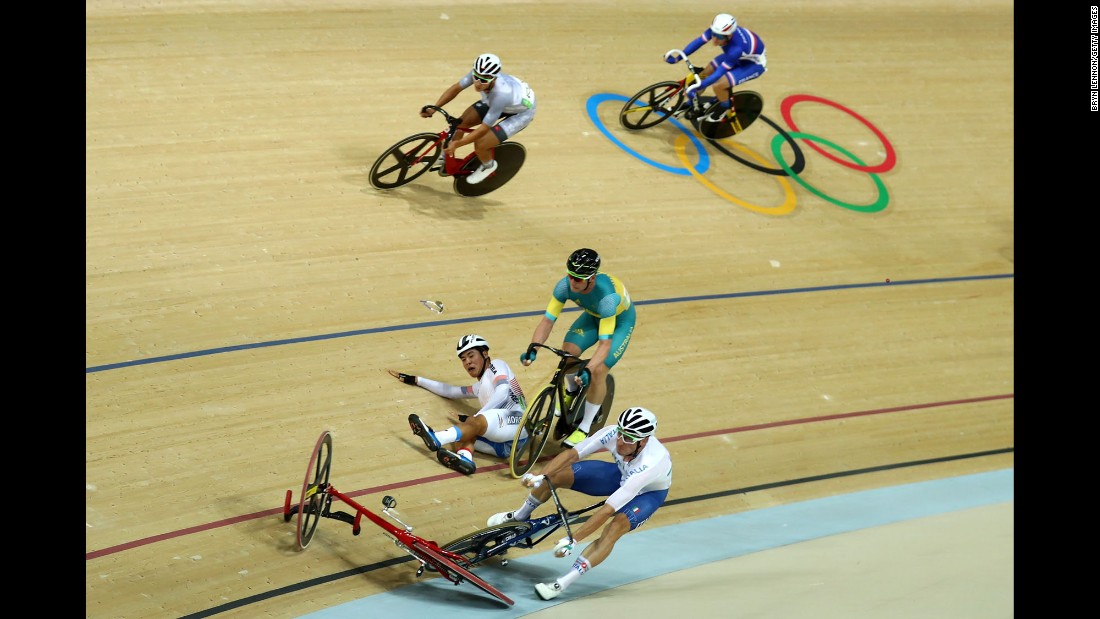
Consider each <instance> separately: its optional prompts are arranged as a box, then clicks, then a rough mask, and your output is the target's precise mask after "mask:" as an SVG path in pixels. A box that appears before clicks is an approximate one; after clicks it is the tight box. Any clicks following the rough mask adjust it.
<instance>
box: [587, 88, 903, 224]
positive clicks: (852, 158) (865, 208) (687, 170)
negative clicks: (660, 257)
mask: <svg viewBox="0 0 1100 619" xmlns="http://www.w3.org/2000/svg"><path fill="white" fill-rule="evenodd" d="M628 100H629V99H628V98H627V97H625V96H623V95H617V94H613V93H602V94H597V95H592V96H591V97H589V98H588V102H587V104H586V110H587V112H588V116H589V118H590V119H591V120H592V123H593V124H594V125H596V128H597V129H599V130H600V132H601V133H603V134H604V136H606V137H607V138H608V139H609V140H611V142H612V143H613V144H615V145H616V146H618V147H619V148H621V149H622V150H624V151H625V152H626V153H627V154H629V155H631V156H633V157H635V158H637V159H639V160H641V161H643V162H645V163H647V164H648V165H651V166H653V167H655V168H657V169H659V170H662V171H665V172H669V173H671V174H679V175H682V176H692V177H695V179H696V180H698V181H699V182H700V183H702V184H703V186H705V187H706V188H708V189H710V190H711V191H712V192H714V193H715V194H716V195H718V196H720V197H722V198H724V199H726V200H728V201H730V202H733V203H734V204H736V205H738V206H740V207H742V208H745V209H748V210H750V211H753V212H756V213H761V214H764V215H786V214H787V213H790V212H791V211H793V210H794V207H795V205H796V198H795V192H794V188H793V187H792V185H791V183H790V181H789V180H788V178H793V179H794V180H795V182H797V183H798V184H799V185H801V186H802V187H803V188H804V189H805V190H806V191H809V192H810V193H812V194H813V195H815V196H817V197H819V198H821V199H822V200H825V201H826V202H829V203H830V204H834V205H836V206H839V207H841V208H846V209H849V210H852V211H856V212H861V213H875V212H878V211H881V210H883V209H885V208H886V205H887V204H888V203H889V202H890V194H889V192H888V191H887V190H886V185H885V183H883V182H882V178H881V177H880V176H879V174H881V173H883V172H888V171H890V170H892V169H893V168H894V166H895V165H896V164H897V153H896V152H895V151H894V147H893V145H892V144H891V143H890V141H889V140H888V139H886V136H885V135H884V134H883V133H882V131H881V130H879V128H878V127H876V126H875V125H874V124H872V123H871V122H870V121H869V120H867V119H866V118H864V117H863V116H861V115H859V114H858V113H856V112H855V111H853V110H851V109H849V108H847V107H845V106H843V105H841V104H839V103H836V102H835V101H830V100H829V99H825V98H824V97H817V96H814V95H807V94H795V95H789V96H787V97H786V98H785V99H783V101H782V102H781V103H780V106H779V109H780V113H781V114H782V115H783V120H784V121H786V123H787V126H789V127H790V128H791V131H790V132H787V131H785V130H784V129H783V128H782V127H780V126H779V125H778V124H776V123H774V122H772V120H771V119H769V118H767V117H765V116H764V115H763V114H761V115H760V116H759V117H758V120H761V121H764V122H765V123H767V124H768V125H770V126H771V127H772V128H773V129H775V130H776V132H777V133H776V135H775V137H773V138H772V140H771V145H770V146H771V152H772V155H773V156H774V157H775V160H776V162H778V163H779V168H769V167H767V165H768V162H767V160H765V159H764V158H763V157H762V156H760V155H759V154H757V153H756V152H754V151H753V150H752V149H750V148H748V147H747V146H744V145H742V144H738V143H737V142H728V143H726V144H724V145H722V144H719V143H718V142H717V141H715V142H711V144H712V145H713V146H715V147H716V148H718V149H719V150H721V151H722V152H724V153H725V154H727V155H729V156H730V157H731V158H733V159H735V160H736V161H739V162H740V163H742V164H744V165H746V166H748V167H750V168H752V169H754V170H758V171H761V172H764V173H766V174H771V175H773V176H775V177H776V180H777V182H778V183H779V185H780V187H781V188H782V190H783V202H782V203H781V204H779V205H777V206H764V205H759V204H752V203H750V202H746V201H745V200H742V199H740V198H737V197H736V196H733V195H731V194H730V193H728V192H726V191H725V190H723V189H722V188H720V187H718V186H717V185H715V184H714V183H713V182H711V181H710V179H708V178H706V177H705V176H704V174H706V172H707V170H709V169H710V164H711V161H710V155H709V153H708V152H707V149H706V147H705V146H704V145H703V142H702V141H701V140H700V139H699V138H698V136H697V135H696V134H695V132H694V131H691V130H689V129H688V128H687V127H685V126H684V125H683V124H682V123H680V121H679V120H678V119H676V118H669V119H668V121H667V122H670V123H672V124H673V126H675V127H676V128H677V129H679V130H680V132H682V133H683V135H680V136H677V137H676V140H675V142H674V144H673V147H674V149H675V152H676V157H677V159H679V161H680V163H681V164H682V166H683V167H676V166H670V165H666V164H664V163H661V162H659V161H655V160H653V159H650V158H648V157H646V156H644V155H642V154H641V153H639V152H637V151H635V150H634V149H632V148H630V147H629V146H627V145H626V144H624V143H623V142H622V141H621V140H619V139H618V138H617V137H615V136H614V135H613V134H612V133H611V132H610V131H608V129H607V127H606V126H604V124H603V122H601V121H600V117H599V114H598V113H597V112H598V108H599V106H600V105H601V104H603V103H606V102H608V101H621V102H626V101H628ZM803 102H813V103H821V104H823V105H827V106H831V107H833V108H836V109H837V110H840V111H841V112H844V113H845V114H848V115H849V116H851V117H852V118H854V119H855V120H857V121H859V122H860V123H861V124H863V125H864V126H865V127H867V128H868V129H870V130H871V132H872V133H873V134H874V135H875V137H876V138H878V140H879V141H880V142H881V143H882V147H883V149H884V151H885V158H884V160H883V161H882V163H879V164H877V165H868V164H866V163H864V162H863V161H862V160H861V159H860V158H859V157H857V156H856V155H855V154H853V153H852V152H850V151H848V150H846V149H844V148H843V147H841V146H840V145H839V144H836V143H834V142H831V141H829V140H826V139H825V138H822V137H819V136H816V135H813V134H810V133H806V132H804V131H801V130H799V128H798V126H797V125H796V124H795V122H794V119H793V118H792V116H791V108H793V107H794V106H795V105H796V104H798V103H803ZM795 140H802V141H803V142H805V143H806V144H808V145H809V147H810V148H811V149H813V150H814V151H816V152H817V153H819V154H821V155H822V156H824V157H825V158H826V159H829V160H830V161H833V162H835V163H838V164H840V165H842V166H845V167H847V168H850V169H852V170H856V171H859V172H866V173H867V174H868V175H869V176H870V177H871V180H872V181H873V182H874V184H875V188H876V189H877V192H878V198H877V199H876V200H875V201H874V202H871V203H870V204H863V205H861V204H851V203H848V202H844V201H842V200H840V199H838V198H835V197H833V196H830V195H828V194H826V193H825V192H823V191H821V190H820V189H818V188H817V187H814V186H813V185H811V184H810V183H809V182H807V181H806V180H805V179H803V178H802V177H801V176H800V175H799V173H800V172H802V169H803V167H804V166H805V160H804V158H803V154H802V150H801V149H800V148H799V147H798V144H797V142H796V141H795ZM689 143H690V144H692V145H693V146H694V147H695V154H696V158H697V161H696V163H695V165H691V163H690V161H689V159H688V144H689ZM784 144H790V145H791V149H792V152H793V153H794V161H793V162H791V163H787V162H786V161H785V160H784V157H783V155H782V148H783V145H784ZM820 145H824V146H827V147H829V148H831V149H833V150H834V151H836V152H838V153H840V154H841V155H843V156H844V157H846V158H847V159H843V158H841V157H838V156H837V155H835V154H833V153H831V152H829V151H827V150H825V149H824V148H822V147H821V146H820ZM725 147H732V148H733V149H734V150H736V151H738V152H740V153H741V154H742V155H744V156H745V157H742V156H739V155H737V154H735V153H734V152H731V151H730V150H727V149H726V148H725Z"/></svg>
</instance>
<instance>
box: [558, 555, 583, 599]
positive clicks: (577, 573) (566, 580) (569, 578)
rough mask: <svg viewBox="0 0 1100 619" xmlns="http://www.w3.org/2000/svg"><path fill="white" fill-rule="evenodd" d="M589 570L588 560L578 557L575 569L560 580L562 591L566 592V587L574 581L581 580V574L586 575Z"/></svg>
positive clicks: (574, 564)
mask: <svg viewBox="0 0 1100 619" xmlns="http://www.w3.org/2000/svg"><path fill="white" fill-rule="evenodd" d="M589 569H590V567H589V563H588V559H585V558H584V557H581V556H578V557H577V560H576V561H574V562H573V567H572V568H571V569H570V570H569V571H568V572H566V573H564V574H562V575H561V577H560V578H558V580H557V583H558V584H559V585H561V590H562V591H565V588H566V587H568V586H569V585H571V584H573V581H575V580H577V579H578V578H580V577H581V574H584V573H585V572H587V571H588V570H589Z"/></svg>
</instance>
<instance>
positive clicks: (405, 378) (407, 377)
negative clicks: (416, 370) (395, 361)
mask: <svg viewBox="0 0 1100 619" xmlns="http://www.w3.org/2000/svg"><path fill="white" fill-rule="evenodd" d="M397 380H399V381H401V382H403V383H405V384H406V385H415V384H416V377H415V376H413V375H412V374H405V373H404V372H398V373H397Z"/></svg>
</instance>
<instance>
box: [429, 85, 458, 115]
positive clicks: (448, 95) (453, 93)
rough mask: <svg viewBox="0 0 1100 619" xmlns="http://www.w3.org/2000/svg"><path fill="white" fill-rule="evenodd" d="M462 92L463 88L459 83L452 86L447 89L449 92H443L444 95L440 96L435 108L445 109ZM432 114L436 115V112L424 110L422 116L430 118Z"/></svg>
mask: <svg viewBox="0 0 1100 619" xmlns="http://www.w3.org/2000/svg"><path fill="white" fill-rule="evenodd" d="M460 92H462V86H461V85H460V84H459V83H458V82H455V83H454V84H451V85H450V86H448V87H447V90H444V91H443V94H441V95H439V99H436V102H435V106H436V107H443V106H444V105H447V104H448V103H450V102H451V101H454V98H455V97H457V96H458V93H460ZM432 114H435V110H424V111H423V112H420V115H421V116H423V117H424V118H428V117H429V116H431V115H432Z"/></svg>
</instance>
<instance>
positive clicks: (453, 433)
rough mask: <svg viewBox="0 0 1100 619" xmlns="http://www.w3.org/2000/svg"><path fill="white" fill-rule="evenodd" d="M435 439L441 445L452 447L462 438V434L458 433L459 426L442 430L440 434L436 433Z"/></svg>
mask: <svg viewBox="0 0 1100 619" xmlns="http://www.w3.org/2000/svg"><path fill="white" fill-rule="evenodd" d="M435 438H436V440H438V441H439V444H440V445H450V444H451V443H453V442H455V441H457V440H458V439H460V438H462V433H461V432H459V431H458V427H457V426H451V427H449V428H447V429H446V430H440V431H439V432H436V433H435Z"/></svg>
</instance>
